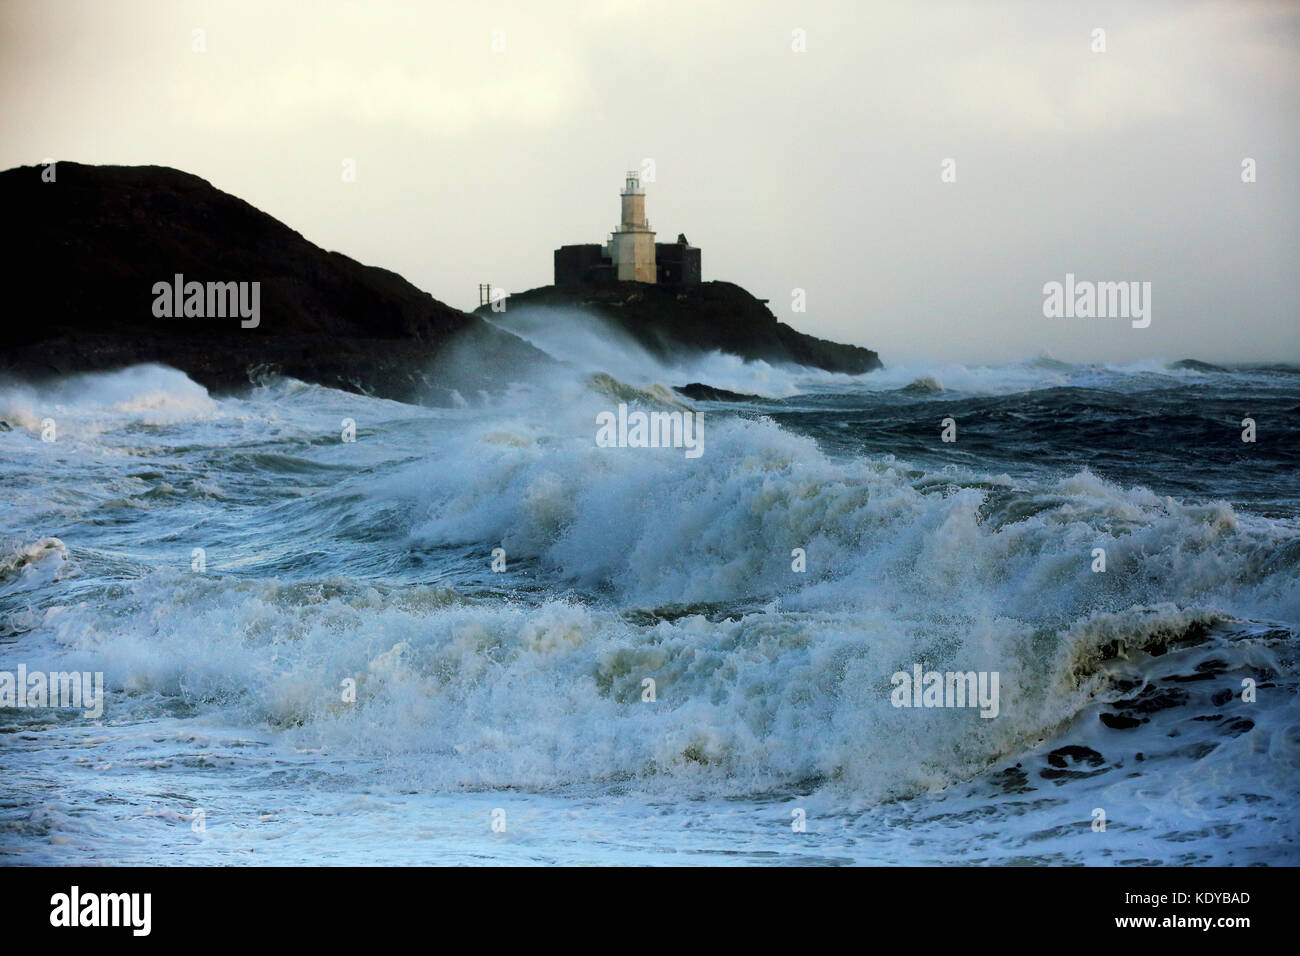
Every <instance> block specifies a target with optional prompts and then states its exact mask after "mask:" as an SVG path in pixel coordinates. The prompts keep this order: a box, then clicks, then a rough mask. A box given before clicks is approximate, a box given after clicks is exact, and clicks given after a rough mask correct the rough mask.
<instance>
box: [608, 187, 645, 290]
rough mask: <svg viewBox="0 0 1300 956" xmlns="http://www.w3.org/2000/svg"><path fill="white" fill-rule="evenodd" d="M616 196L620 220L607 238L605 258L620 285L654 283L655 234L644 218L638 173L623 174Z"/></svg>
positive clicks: (642, 197)
mask: <svg viewBox="0 0 1300 956" xmlns="http://www.w3.org/2000/svg"><path fill="white" fill-rule="evenodd" d="M620 195H621V197H622V200H623V219H622V221H621V222H620V223H619V226H618V228H617V229H615V230H614V232H613V233H612V234H611V235H610V237H609V243H608V244H607V245H606V255H607V256H609V259H610V261H611V262H612V263H613V265H614V269H615V271H616V275H617V278H618V280H619V281H620V282H654V281H656V279H657V278H658V272H657V270H656V268H655V234H654V232H653V231H652V230H651V229H650V223H649V222H647V221H646V217H645V189H644V188H642V186H641V175H640V173H638V172H636V170H632V171H631V172H629V173H628V174H627V180H626V181H625V182H624V185H623V191H622V193H621V194H620Z"/></svg>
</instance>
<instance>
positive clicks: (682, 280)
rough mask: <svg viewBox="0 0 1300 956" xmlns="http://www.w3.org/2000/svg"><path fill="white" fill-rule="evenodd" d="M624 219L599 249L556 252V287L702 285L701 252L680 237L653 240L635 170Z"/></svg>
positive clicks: (626, 196)
mask: <svg viewBox="0 0 1300 956" xmlns="http://www.w3.org/2000/svg"><path fill="white" fill-rule="evenodd" d="M620 197H621V199H622V212H623V214H622V218H621V221H620V222H619V225H618V228H617V229H615V230H614V231H613V232H612V233H611V234H610V237H609V241H608V242H606V243H605V244H604V245H603V246H602V245H600V244H598V243H587V244H584V245H577V246H561V247H560V248H558V249H556V250H555V284H556V285H557V286H566V285H570V286H571V285H581V284H589V285H603V284H606V283H610V282H648V283H657V284H660V285H673V286H677V285H693V284H696V283H699V282H700V279H701V272H700V250H699V249H697V248H696V247H695V246H692V245H690V244H689V243H688V242H687V241H686V236H685V235H678V237H677V241H676V242H659V243H657V242H655V233H654V230H652V229H651V228H650V222H649V221H648V220H647V219H646V215H645V189H644V187H642V185H641V176H640V174H639V173H637V172H636V171H635V170H633V171H632V172H629V173H628V174H627V179H626V180H625V182H624V185H623V190H622V192H621V194H620Z"/></svg>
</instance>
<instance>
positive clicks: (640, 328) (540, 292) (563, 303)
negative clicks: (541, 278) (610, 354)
mask: <svg viewBox="0 0 1300 956" xmlns="http://www.w3.org/2000/svg"><path fill="white" fill-rule="evenodd" d="M530 306H545V307H549V308H572V309H577V310H579V311H581V312H583V313H585V314H587V315H590V316H592V317H594V318H596V319H598V320H599V321H601V322H604V323H607V324H608V325H610V326H612V327H614V328H615V329H617V330H618V331H621V332H623V333H625V334H627V335H629V336H631V337H632V338H633V339H635V340H636V341H637V342H639V343H640V344H641V345H642V346H643V347H644V348H646V349H647V350H648V351H649V352H651V353H652V354H654V355H656V356H659V357H661V358H672V357H673V356H674V355H680V354H681V353H684V352H712V351H721V352H727V353H730V354H732V355H738V356H740V357H741V358H744V359H762V360H763V361H765V362H770V363H783V364H795V365H805V366H809V367H812V368H820V369H824V370H826V371H828V372H845V373H848V374H851V375H858V374H861V373H863V372H870V371H872V370H873V369H877V368H880V357H879V356H878V355H877V354H876V353H875V352H873V351H871V349H866V348H862V347H861V346H857V345H841V344H839V343H838V342H830V341H828V340H826V339H819V338H815V337H813V336H811V335H807V334H805V333H803V332H798V331H796V330H795V329H792V328H791V327H790V326H788V325H786V324H785V323H783V322H778V321H777V319H776V316H775V315H773V314H772V312H771V310H770V309H768V307H767V306H766V305H765V304H764V303H763V301H762V300H760V299H756V298H754V296H752V295H750V294H749V293H748V292H746V291H745V290H744V289H742V288H741V287H740V286H738V285H735V284H734V283H731V282H702V283H699V284H698V285H684V286H677V287H673V286H661V285H649V284H646V283H641V282H617V283H609V284H605V285H585V284H584V285H566V286H543V287H541V288H538V289H530V290H529V291H527V292H521V293H518V294H515V295H511V296H510V297H509V298H507V299H506V302H505V307H506V311H507V313H508V312H509V311H510V310H511V309H525V308H528V307H530ZM475 311H476V312H477V313H478V314H480V315H483V316H484V317H488V318H490V317H491V316H492V312H491V307H490V306H481V307H480V308H479V309H477V310H475ZM558 357H562V356H557V358H558Z"/></svg>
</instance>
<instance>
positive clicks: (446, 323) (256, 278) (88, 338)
mask: <svg viewBox="0 0 1300 956" xmlns="http://www.w3.org/2000/svg"><path fill="white" fill-rule="evenodd" d="M44 169H45V167H43V166H24V167H18V168H16V169H10V170H6V171H4V172H0V202H2V203H3V208H4V209H5V210H6V212H7V213H8V215H9V217H10V229H11V234H12V236H13V241H12V243H11V245H10V251H9V254H8V255H9V259H10V269H9V275H10V284H9V289H8V298H9V307H8V308H7V309H6V310H5V315H4V319H3V322H2V323H0V374H3V375H8V376H13V377H19V378H23V379H27V380H39V379H44V378H51V377H57V376H62V375H67V374H70V373H76V372H87V371H104V370H110V369H115V368H121V367H124V366H128V365H133V364H138V363H142V362H158V363H162V364H165V365H169V366H172V367H174V368H177V369H180V370H181V371H183V372H185V373H186V374H187V375H189V376H190V377H191V378H192V379H194V380H195V381H196V382H198V383H199V384H201V385H203V386H205V387H206V388H209V389H212V390H214V391H229V390H237V389H241V388H244V387H247V386H248V385H249V384H250V382H252V381H256V380H258V378H259V376H261V375H264V374H268V373H270V374H284V375H288V376H292V377H294V378H298V379H302V380H303V381H307V382H313V383H318V384H321V385H328V386H331V387H335V388H342V389H347V390H351V391H360V392H367V393H370V394H374V395H378V396H381V397H386V398H393V399H398V400H401V401H424V402H434V403H442V402H444V401H446V400H447V398H448V390H449V389H450V388H459V389H461V390H464V389H465V388H480V387H489V388H490V387H491V386H492V385H493V384H496V385H502V384H506V383H508V382H510V381H512V380H513V379H514V377H515V376H516V375H517V373H518V371H519V369H520V368H521V367H523V366H526V365H532V364H537V363H548V362H549V361H550V360H549V359H548V358H547V357H546V356H545V355H544V354H543V353H542V352H540V351H538V350H537V349H535V348H533V347H532V346H531V345H529V344H528V343H527V342H525V341H523V340H522V339H520V338H518V337H516V336H514V335H511V334H509V333H508V332H505V331H502V330H500V329H498V328H496V327H495V326H494V325H493V324H491V323H490V322H485V321H483V320H482V319H481V318H480V317H478V316H477V315H473V314H470V313H466V312H462V311H460V310H458V309H454V308H452V307H450V306H448V305H446V304H444V303H442V302H439V301H438V300H436V299H434V298H433V297H432V296H430V295H429V294H428V293H425V292H422V291H421V290H419V289H417V288H416V287H415V286H413V285H411V284H410V283H409V282H407V281H406V280H405V279H403V278H402V277H401V276H399V275H397V274H395V273H393V272H389V271H387V270H385V269H380V268H376V267H374V266H365V265H362V264H361V263H359V262H356V261H355V260H353V259H350V258H348V257H347V256H345V255H342V254H340V253H337V252H328V251H326V250H324V249H321V248H320V247H319V246H316V245H314V244H313V243H311V242H309V241H307V240H306V239H304V238H303V237H302V236H301V235H300V234H298V233H297V232H295V231H294V230H292V229H291V228H289V227H288V226H286V225H285V224H283V223H281V222H279V221H277V220H276V219H273V218H272V217H271V216H269V215H267V214H266V213H263V212H261V211H260V210H258V209H256V208H254V207H253V206H251V205H249V204H248V203H246V202H244V201H243V200H241V199H238V198H236V197H235V196H231V195H229V194H228V193H224V192H222V191H221V190H219V189H216V188H215V187H213V186H212V185H211V184H210V183H208V182H206V181H205V180H203V179H200V178H199V177H197V176H193V175H191V174H189V173H184V172H181V171H179V170H176V169H169V168H166V167H161V166H87V165H82V164H79V163H70V162H60V163H59V164H58V165H57V167H56V170H57V173H56V176H57V178H56V181H55V182H44V181H42V176H41V174H42V172H43V171H44ZM177 274H179V275H182V276H183V277H184V282H191V281H193V282H200V283H218V282H220V283H227V282H236V283H250V284H251V283H253V282H257V283H260V305H259V310H260V315H259V320H258V322H257V324H256V327H248V328H245V327H242V324H241V319H240V317H239V316H238V315H228V316H227V317H224V318H219V317H198V316H191V317H160V316H158V315H155V305H156V293H155V291H154V288H155V285H156V284H157V283H159V282H168V283H170V282H172V281H173V277H174V276H176V275H177ZM627 286H632V288H627ZM533 301H535V302H544V303H546V304H551V305H572V306H575V307H577V308H579V309H581V310H583V311H587V312H590V313H591V314H594V315H597V316H599V317H600V318H601V320H602V321H606V322H612V323H614V324H615V325H617V326H618V327H620V328H622V329H623V330H624V331H626V332H627V333H628V334H630V335H631V336H633V337H634V338H635V339H637V340H638V341H640V342H641V343H642V344H644V345H645V346H646V347H647V348H648V349H650V350H651V351H652V352H655V353H666V352H670V351H674V350H680V349H683V348H686V349H693V350H698V351H711V350H714V349H719V350H722V351H725V352H731V353H734V354H736V355H739V356H742V357H744V358H747V359H765V360H767V361H774V362H793V363H798V364H802V365H811V366H816V367H819V368H824V369H829V370H832V371H843V372H853V373H858V372H865V371H870V370H871V369H873V368H877V367H879V364H880V363H879V360H878V358H877V357H876V354H875V353H874V352H872V351H870V350H868V349H863V348H858V347H856V346H847V345H837V344H835V343H833V342H827V341H824V340H821V339H816V338H813V337H812V336H808V335H804V334H802V333H799V332H796V331H795V330H794V329H791V328H790V327H789V326H786V325H783V324H781V323H779V322H777V320H776V318H775V317H774V316H773V315H772V313H771V312H770V311H769V310H768V309H767V308H766V306H764V305H763V304H762V303H761V302H760V301H759V300H758V299H755V298H754V297H753V296H751V295H749V293H747V292H745V290H743V289H741V288H740V287H739V286H735V285H732V284H730V283H726V282H707V283H703V284H701V285H697V286H695V287H693V288H691V289H689V290H672V289H667V288H661V287H658V286H653V285H641V284H636V283H622V284H618V285H615V286H612V287H608V288H605V289H600V290H595V289H555V288H553V287H548V288H545V289H535V290H532V291H530V292H526V293H522V294H520V295H515V296H511V297H510V299H509V300H508V305H509V306H517V305H520V304H523V303H526V302H533ZM461 345H464V346H466V347H468V348H471V349H473V353H474V356H475V361H474V362H458V361H454V360H451V361H448V360H447V359H448V353H449V352H454V350H455V349H456V348H459V347H460V346H461ZM440 356H441V358H442V359H443V360H442V361H439V357H440ZM557 358H563V356H557ZM466 375H472V376H473V378H474V380H473V381H470V380H463V379H464V376H466Z"/></svg>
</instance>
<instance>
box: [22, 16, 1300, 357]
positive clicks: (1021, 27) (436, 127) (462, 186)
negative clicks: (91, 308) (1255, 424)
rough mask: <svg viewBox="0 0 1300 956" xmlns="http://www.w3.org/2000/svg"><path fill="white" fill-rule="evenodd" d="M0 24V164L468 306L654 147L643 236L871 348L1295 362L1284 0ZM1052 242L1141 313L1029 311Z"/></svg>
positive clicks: (524, 284) (529, 265)
mask: <svg viewBox="0 0 1300 956" xmlns="http://www.w3.org/2000/svg"><path fill="white" fill-rule="evenodd" d="M1098 28H1100V29H1101V30H1104V44H1105V50H1104V52H1095V51H1094V46H1095V45H1096V39H1095V37H1096V34H1095V33H1094V31H1095V30H1097V29H1098ZM196 30H201V31H203V32H202V34H199V35H197V36H198V37H200V38H201V39H202V41H203V42H202V44H201V45H202V46H204V47H205V49H203V50H202V51H196V50H195V49H194V47H195V45H196V34H195V32H194V31H196ZM494 31H502V32H500V33H496V32H494ZM796 31H802V33H801V34H797V33H796ZM800 36H802V37H803V41H802V45H803V47H804V50H803V52H798V51H796V49H795V47H796V46H798V45H800V43H799V39H798V38H799V37H800ZM502 40H503V41H504V49H500V50H494V48H493V47H494V41H495V43H496V45H497V46H500V45H501V41H502ZM0 44H2V46H0V89H2V90H3V94H2V95H3V106H2V107H0V109H3V127H2V130H3V132H2V133H0V153H2V155H0V164H2V165H3V166H4V167H5V168H8V167H10V166H17V165H23V164H32V163H37V162H40V161H42V160H43V159H45V158H47V157H53V158H56V159H61V160H75V161H79V162H88V163H127V164H146V163H149V164H161V165H167V166H174V167H177V168H180V169H183V170H187V171H189V172H192V173H195V174H197V175H199V176H202V177H203V178H205V179H207V180H209V181H210V182H212V183H213V184H214V185H215V186H217V187H219V188H221V189H224V190H226V191H227V192H231V193H234V194H235V195H237V196H240V197H242V198H243V199H246V200H247V201H249V202H251V203H252V204H253V205H255V206H257V207H259V208H261V209H263V210H265V211H267V212H269V213H270V214H271V215H273V216H275V217H277V218H278V219H281V220H282V221H284V222H285V223H287V224H288V225H290V226H291V227H293V228H294V229H296V230H298V231H299V232H301V233H302V234H303V235H304V236H306V237H307V238H308V239H310V240H311V241H313V242H315V243H317V244H319V245H321V246H324V247H325V248H328V249H335V250H338V251H340V252H343V253H346V254H347V255H350V256H352V257H354V258H356V259H359V260H360V261H362V262H365V263H367V264H371V265H378V266H383V267H385V268H388V269H392V270H394V271H396V272H398V273H401V274H402V275H404V276H405V277H406V278H408V279H410V280H411V281H412V282H413V283H415V284H416V285H417V286H419V287H420V288H422V289H425V290H427V291H428V292H430V293H431V294H432V295H434V296H435V297H436V298H439V299H442V300H444V301H446V302H448V303H450V304H452V305H455V306H458V307H461V308H470V307H473V306H474V305H476V304H477V283H479V282H481V281H491V282H493V283H494V284H496V285H499V286H502V287H504V288H506V289H507V290H510V291H518V290H522V289H527V288H531V287H533V286H538V285H545V284H548V283H549V282H550V279H551V252H552V249H553V248H554V247H555V246H557V245H560V244H563V243H576V242H600V241H603V240H604V239H605V238H606V236H607V234H608V233H609V231H610V230H611V229H612V228H614V226H615V224H616V222H617V219H618V210H619V203H618V189H619V187H620V185H621V182H622V177H623V175H624V173H625V171H626V170H629V169H633V168H640V167H641V166H642V164H643V162H644V161H645V160H647V159H649V160H653V163H654V172H655V181H654V182H652V183H648V184H647V213H648V216H649V219H650V222H651V225H652V226H653V227H654V228H656V229H657V230H658V232H659V234H660V240H661V241H671V240H673V239H675V238H676V236H677V234H678V233H679V232H684V233H686V235H687V237H688V238H689V239H690V241H691V242H692V243H693V244H695V245H697V246H700V247H702V249H703V261H704V272H705V278H709V279H727V280H730V281H733V282H737V283H739V284H740V285H743V286H744V287H745V288H747V289H749V290H750V291H751V292H753V293H754V294H755V295H757V296H759V297H760V298H768V299H770V300H771V306H772V308H773V311H775V312H776V314H777V315H778V317H780V318H781V319H783V320H785V321H787V322H790V323H791V324H793V325H794V326H795V327H796V328H800V329H803V330H806V331H809V332H812V333H814V334H817V335H822V336H826V337H829V338H834V339H838V340H841V341H848V342H854V343H858V344H862V345H867V346H870V347H872V348H875V349H878V350H879V351H880V353H881V357H882V358H883V359H884V361H885V362H886V363H887V364H888V363H890V362H891V361H894V362H899V361H916V360H944V361H957V362H988V361H1002V360H1009V359H1016V358H1022V357H1032V356H1035V355H1039V354H1042V353H1044V352H1047V353H1050V354H1052V355H1054V356H1056V357H1057V358H1060V359H1065V360H1070V361H1077V360H1106V361H1113V360H1120V361H1126V360H1131V359H1138V358H1145V357H1164V358H1170V359H1173V358H1182V357H1188V356H1190V357H1195V358H1201V359H1206V360H1210V361H1251V360H1287V361H1297V360H1300V311H1298V309H1297V295H1298V294H1300V279H1298V278H1297V276H1298V272H1300V270H1298V269H1297V266H1298V265H1300V191H1298V190H1297V188H1296V187H1297V184H1296V175H1297V171H1300V122H1298V120H1300V4H1296V3H1275V2H1249V0H1245V2H1243V0H1234V2H1224V3H1197V2H1176V3H1157V2H1128V3H1098V2H1090V0H1081V2H1068V3H1067V2H1044V0H1036V2H1025V3H996V2H968V3H963V4H955V3H943V2H931V3H888V4H886V3H867V2H861V0H845V2H824V3H823V2H807V0H799V2H793V3H779V2H762V0H717V2H712V0H685V2H680V3H679V2H673V0H656V2H640V0H579V2H555V0H547V2H539V3H498V2H491V0H485V2H467V3H441V2H382V0H376V2H321V0H318V2H311V3H307V2H302V3H287V2H286V3H279V2H272V0H254V2H240V0H221V2H203V0H188V2H186V0H182V2H176V0H168V2H129V0H126V2H123V0H115V2H103V0H84V2H68V0H5V2H3V4H0ZM1248 158H1249V159H1251V160H1253V161H1254V164H1255V169H1256V181H1255V182H1253V183H1246V182H1243V181H1242V170H1243V165H1242V164H1243V161H1245V160H1246V159H1248ZM345 159H352V160H354V161H355V163H356V181H355V182H344V181H343V174H342V170H343V164H344V160H345ZM945 159H952V160H954V161H955V167H954V168H955V172H956V180H955V182H943V181H942V180H941V172H942V169H943V162H944V160H945ZM1067 272H1070V273H1073V274H1075V276H1077V277H1078V278H1079V279H1091V280H1098V281H1120V280H1129V281H1147V282H1150V283H1151V284H1152V301H1151V306H1152V308H1151V319H1152V321H1151V325H1150V327H1149V328H1145V329H1135V328H1133V327H1132V326H1131V323H1130V322H1129V321H1127V320H1125V319H1077V318H1076V319H1054V318H1045V317H1044V315H1043V299H1044V296H1043V285H1044V283H1047V282H1051V281H1053V280H1055V281H1063V280H1064V278H1065V274H1066V273H1067ZM796 288H799V289H803V290H805V292H806V301H807V311H806V312H804V313H795V312H793V311H792V308H791V306H792V290H794V289H796Z"/></svg>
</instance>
